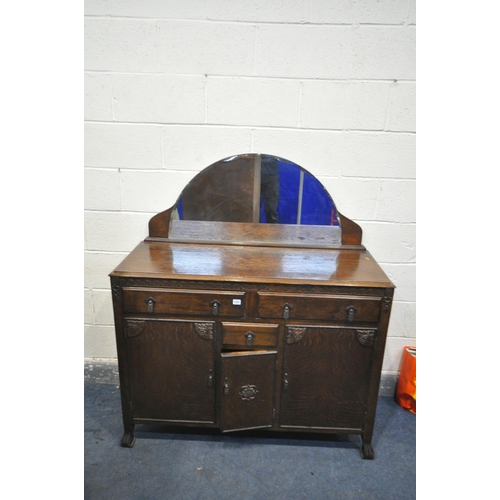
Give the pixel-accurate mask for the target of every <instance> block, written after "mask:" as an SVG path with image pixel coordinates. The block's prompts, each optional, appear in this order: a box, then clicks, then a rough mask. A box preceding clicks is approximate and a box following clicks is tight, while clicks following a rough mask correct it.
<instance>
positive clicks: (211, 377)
mask: <svg viewBox="0 0 500 500" xmlns="http://www.w3.org/2000/svg"><path fill="white" fill-rule="evenodd" d="M213 385H214V375H213V372H212V370H208V387H212V386H213Z"/></svg>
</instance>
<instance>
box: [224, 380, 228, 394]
mask: <svg viewBox="0 0 500 500" xmlns="http://www.w3.org/2000/svg"><path fill="white" fill-rule="evenodd" d="M228 394H229V382H228V381H227V377H226V378H225V379H224V396H227V395H228Z"/></svg>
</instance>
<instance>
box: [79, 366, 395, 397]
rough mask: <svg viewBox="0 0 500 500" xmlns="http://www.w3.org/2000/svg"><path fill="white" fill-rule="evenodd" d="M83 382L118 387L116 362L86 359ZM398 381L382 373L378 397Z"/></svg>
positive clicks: (388, 374) (393, 386)
mask: <svg viewBox="0 0 500 500" xmlns="http://www.w3.org/2000/svg"><path fill="white" fill-rule="evenodd" d="M84 380H85V382H92V383H95V384H115V385H117V386H118V385H120V380H119V375H118V362H117V361H110V360H100V359H98V360H95V359H86V360H85V361H84ZM397 381H398V374H397V373H382V379H381V381H380V391H379V394H380V396H393V395H394V391H395V388H396V383H397Z"/></svg>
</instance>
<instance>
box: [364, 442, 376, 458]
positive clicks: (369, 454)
mask: <svg viewBox="0 0 500 500" xmlns="http://www.w3.org/2000/svg"><path fill="white" fill-rule="evenodd" d="M361 458H364V459H367V460H373V459H374V458H375V452H374V451H373V446H372V445H371V444H370V443H363V445H362V446H361Z"/></svg>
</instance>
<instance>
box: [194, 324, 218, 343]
mask: <svg viewBox="0 0 500 500" xmlns="http://www.w3.org/2000/svg"><path fill="white" fill-rule="evenodd" d="M194 328H195V330H196V333H197V334H198V335H199V336H200V337H201V338H202V339H205V340H213V339H214V324H213V323H195V324H194Z"/></svg>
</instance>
